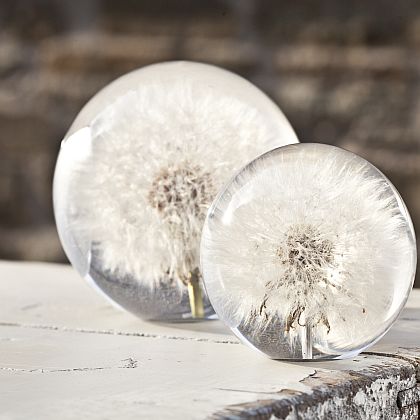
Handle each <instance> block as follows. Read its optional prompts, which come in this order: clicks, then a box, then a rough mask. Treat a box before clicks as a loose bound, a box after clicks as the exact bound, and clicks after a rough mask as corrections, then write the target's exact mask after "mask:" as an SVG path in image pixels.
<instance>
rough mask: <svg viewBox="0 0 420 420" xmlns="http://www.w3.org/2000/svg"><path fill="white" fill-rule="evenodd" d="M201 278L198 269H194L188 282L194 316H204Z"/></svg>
mask: <svg viewBox="0 0 420 420" xmlns="http://www.w3.org/2000/svg"><path fill="white" fill-rule="evenodd" d="M199 280H200V277H199V275H198V273H197V270H194V271H193V272H192V273H191V277H190V279H189V282H188V295H189V298H190V306H191V314H192V317H193V318H204V306H203V294H202V293H201V288H200V281H199Z"/></svg>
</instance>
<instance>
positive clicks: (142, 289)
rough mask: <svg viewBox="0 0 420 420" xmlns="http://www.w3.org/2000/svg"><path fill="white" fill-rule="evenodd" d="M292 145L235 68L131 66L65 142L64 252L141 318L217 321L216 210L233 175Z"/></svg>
mask: <svg viewBox="0 0 420 420" xmlns="http://www.w3.org/2000/svg"><path fill="white" fill-rule="evenodd" d="M295 142H297V139H296V136H295V134H294V132H293V130H292V128H291V127H290V124H289V123H288V122H287V120H286V118H285V117H284V115H283V114H282V112H281V111H280V110H279V109H278V108H277V106H276V105H274V103H273V102H272V101H271V100H270V99H268V97H267V96H266V95H264V94H263V93H262V92H261V91H260V90H258V89H257V88H256V87H254V86H253V85H252V84H251V83H249V82H247V81H246V80H244V79H242V78H241V77H239V76H236V75H234V74H232V73H230V72H227V71H225V70H222V69H218V68H216V67H213V66H209V65H204V64H198V63H188V62H172V63H162V64H157V65H152V66H148V67H145V68H143V69H140V70H137V71H134V72H132V73H129V74H127V75H125V76H123V77H121V78H119V79H118V80H116V81H114V82H113V83H111V84H110V85H108V86H107V87H105V89H103V90H102V91H101V92H99V93H98V94H97V95H96V96H95V97H94V98H93V99H92V100H91V101H90V102H89V103H88V104H87V105H86V106H85V107H84V108H83V110H82V111H81V113H80V114H79V115H78V116H77V118H76V120H75V121H74V123H73V125H72V126H71V128H70V130H69V132H68V134H67V135H66V137H65V139H64V141H63V143H62V147H61V150H60V154H59V158H58V162H57V166H56V172H55V178H54V210H55V216H56V221H57V226H58V230H59V234H60V238H61V241H62V244H63V247H64V249H65V251H66V254H67V256H68V258H69V259H70V261H71V263H72V264H73V265H74V267H75V268H76V269H77V270H78V271H79V272H80V274H81V275H82V276H84V277H85V278H87V279H88V280H89V281H90V282H91V283H92V284H93V285H95V286H97V288H98V289H99V290H101V291H103V292H104V293H105V294H106V295H107V296H108V297H109V298H111V300H112V301H113V302H115V303H117V304H118V305H120V306H122V307H124V308H125V309H127V310H129V311H131V312H133V313H135V314H137V315H139V316H141V317H143V318H146V319H162V320H182V319H190V318H192V317H194V318H205V317H208V316H211V315H212V314H213V313H214V312H213V309H212V308H211V305H210V303H209V301H208V298H207V297H206V296H205V293H204V290H203V287H202V279H201V273H200V270H199V240H200V236H201V229H202V225H203V223H204V219H205V215H206V212H207V209H208V207H209V205H210V203H211V201H212V200H213V198H214V196H215V195H216V193H217V191H218V189H219V188H220V187H221V185H223V183H224V182H226V181H227V180H228V179H229V177H230V176H231V173H232V171H234V170H237V169H239V168H240V167H241V166H242V165H244V164H245V163H246V162H247V161H249V160H250V159H252V158H255V157H256V156H258V155H259V154H260V153H262V152H265V151H267V150H270V149H271V148H273V147H276V146H279V145H284V144H286V143H295Z"/></svg>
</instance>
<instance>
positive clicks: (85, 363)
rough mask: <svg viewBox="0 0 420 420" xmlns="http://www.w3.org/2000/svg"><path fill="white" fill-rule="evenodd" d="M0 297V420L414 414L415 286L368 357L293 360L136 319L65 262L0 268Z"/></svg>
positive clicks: (419, 342) (197, 329)
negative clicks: (269, 356) (104, 297)
mask: <svg viewBox="0 0 420 420" xmlns="http://www.w3.org/2000/svg"><path fill="white" fill-rule="evenodd" d="M0 300H1V305H0V419H1V420H3V419H7V420H9V419H13V420H14V419H27V418H43V419H56V418H60V419H70V418H75V417H77V416H80V417H82V418H85V419H96V418H114V417H119V418H124V419H131V418H133V419H134V418H136V419H138V418H153V417H155V418H179V419H184V418H185V419H190V418H191V419H199V418H205V417H212V418H221V417H228V416H232V415H234V414H235V415H239V416H243V415H244V413H247V414H248V415H252V414H259V415H260V416H261V418H267V419H269V418H270V417H271V416H272V415H273V416H274V417H272V418H289V419H292V418H316V417H317V416H318V417H322V416H328V415H330V416H331V415H337V416H338V415H339V416H340V418H377V416H379V414H381V413H382V414H383V413H385V412H386V413H388V414H389V416H388V417H386V418H401V419H412V418H413V419H414V418H416V416H417V408H416V404H412V401H415V398H416V397H417V391H415V384H416V368H417V360H418V359H419V358H420V293H419V292H418V291H415V292H414V293H413V294H412V296H411V298H410V300H409V303H408V305H407V308H406V310H405V311H404V313H403V314H402V316H401V318H400V320H399V321H398V322H397V323H396V325H395V326H394V327H393V329H392V330H391V331H390V333H388V334H387V335H386V336H385V337H384V339H383V340H381V342H380V343H378V344H377V345H376V346H375V347H374V348H373V349H371V350H370V351H371V352H372V353H375V354H369V355H368V354H362V355H360V356H358V357H356V358H354V359H352V360H346V361H331V362H307V363H301V364H298V363H282V362H278V361H272V360H269V359H266V358H263V357H262V356H259V355H257V354H256V353H253V352H251V351H250V350H249V349H247V348H246V347H245V346H243V345H241V344H239V343H238V342H237V340H236V339H235V338H234V337H233V336H232V335H231V334H230V333H229V331H228V330H227V329H225V328H224V327H223V326H222V325H221V324H220V323H219V322H218V321H213V322H206V323H194V324H173V325H164V324H151V323H145V322H143V321H141V320H139V319H137V318H135V317H133V316H131V315H129V314H127V313H124V312H120V311H117V310H116V309H114V308H113V307H111V306H108V304H107V303H106V302H105V301H103V300H102V298H101V297H99V296H97V295H96V294H95V293H94V292H93V291H92V290H91V289H90V288H89V287H88V286H87V285H86V284H85V283H84V281H83V280H82V279H80V278H79V277H78V276H77V274H76V273H74V272H73V270H72V269H71V268H69V267H66V266H60V265H52V264H51V265H47V264H33V263H6V262H1V263H0ZM381 352H383V353H384V355H380V354H378V353H381ZM385 353H387V354H389V355H390V356H387V355H385ZM418 374H419V372H418ZM419 379H420V375H419ZM388 388H389V389H388ZM410 389H411V390H410ZM407 390H408V391H407ZM384 410H388V411H384Z"/></svg>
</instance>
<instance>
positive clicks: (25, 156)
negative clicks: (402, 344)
mask: <svg viewBox="0 0 420 420" xmlns="http://www.w3.org/2000/svg"><path fill="white" fill-rule="evenodd" d="M419 48H420V3H419V2H418V1H414V0H412V1H404V0H402V1H399V2H395V1H390V0H371V1H369V2H367V1H365V0H363V1H362V0H360V1H346V0H325V1H313V0H312V1H299V2H292V1H274V0H272V1H268V0H255V1H253V0H225V1H221V0H220V1H209V0H200V1H195V0H178V1H163V0H154V1H139V0H137V1H135V0H132V1H129V0H119V1H112V0H90V1H89V0H68V1H66V0H55V1H54V0H32V1H31V0H25V1H23V0H2V1H1V3H0V258H8V259H36V260H46V261H65V256H64V254H63V252H62V250H61V247H60V244H59V241H58V238H57V234H56V231H55V227H54V220H53V213H52V206H51V181H52V174H53V169H54V163H55V159H56V155H57V152H58V149H59V145H60V140H61V139H62V137H63V135H64V134H65V132H66V129H67V128H68V127H69V125H70V123H71V121H72V120H73V118H74V117H75V116H76V114H77V112H78V111H79V109H80V108H81V107H82V105H83V104H84V103H85V102H86V101H87V100H88V99H89V98H90V97H91V96H92V95H93V94H94V93H95V92H96V91H97V90H98V89H100V88H101V87H102V86H104V85H106V84H107V83H108V82H110V81H111V80H112V79H114V78H116V77H118V76H119V75H121V74H123V73H125V72H127V71H130V70H132V69H135V68H137V67H140V66H143V65H146V64H149V63H153V62H157V61H163V60H175V59H189V60H196V61H203V62H209V63H213V64H216V65H220V66H223V67H226V68H228V69H231V70H233V71H235V72H238V73H239V74H241V75H243V76H245V77H246V78H249V79H250V80H251V81H253V82H254V83H256V84H257V85H258V86H260V87H261V88H262V89H263V90H265V91H266V92H267V93H268V94H269V95H270V96H271V97H272V98H273V99H274V100H275V101H276V102H277V103H278V104H279V105H280V107H281V108H282V109H283V111H284V112H285V114H286V115H287V117H288V118H289V120H290V121H291V123H292V125H293V126H294V127H295V129H296V131H297V133H298V135H299V137H300V138H301V139H302V141H320V142H325V143H330V144H335V145H339V146H342V147H344V148H346V149H348V150H351V151H354V152H356V153H358V154H360V155H361V156H363V157H365V158H367V159H368V160H370V161H371V162H373V163H374V164H375V165H376V166H378V167H379V168H380V169H381V170H382V171H383V172H384V173H385V174H386V175H387V176H388V177H389V178H390V179H391V180H392V181H393V183H394V184H395V185H396V187H397V188H398V189H399V191H400V192H401V195H402V196H403V198H404V200H405V202H406V204H407V206H408V208H409V210H410V212H411V214H412V217H413V219H414V223H415V225H416V226H417V230H418V231H419V230H420V229H419V228H420V83H419V81H420V50H419ZM418 285H419V286H420V283H419V284H418Z"/></svg>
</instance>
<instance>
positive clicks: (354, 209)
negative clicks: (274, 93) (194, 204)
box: [201, 144, 416, 358]
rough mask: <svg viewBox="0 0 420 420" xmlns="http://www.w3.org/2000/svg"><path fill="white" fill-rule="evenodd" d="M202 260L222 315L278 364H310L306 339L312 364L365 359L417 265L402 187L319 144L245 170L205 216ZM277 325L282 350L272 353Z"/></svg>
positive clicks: (279, 152) (284, 151)
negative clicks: (356, 355)
mask: <svg viewBox="0 0 420 420" xmlns="http://www.w3.org/2000/svg"><path fill="white" fill-rule="evenodd" d="M201 252H202V267H203V275H204V279H205V284H206V288H207V290H208V293H209V297H210V300H211V302H212V304H213V307H214V308H215V309H216V311H217V312H218V313H219V316H220V317H221V318H222V319H224V320H226V321H227V322H228V324H229V325H230V326H231V327H232V328H233V329H234V330H236V332H237V333H239V334H240V335H242V337H243V336H245V338H246V339H247V340H248V341H250V342H251V343H253V344H254V345H255V346H256V347H259V348H260V349H261V350H262V351H265V352H267V353H269V354H270V355H271V356H272V357H280V358H299V357H309V358H310V357H312V356H313V355H312V354H311V352H312V349H305V348H304V347H305V345H306V344H308V343H306V344H305V343H304V341H305V340H310V341H311V343H312V344H313V345H314V348H315V350H314V351H315V353H314V355H315V357H322V356H326V355H327V356H328V355H330V356H331V355H332V356H334V357H341V355H343V354H346V353H347V354H351V352H352V351H353V352H354V351H355V350H356V351H361V349H363V348H364V347H366V346H367V345H369V344H371V343H372V342H373V341H375V340H376V339H378V338H379V337H380V336H381V335H382V334H383V333H384V332H385V331H386V330H387V329H388V328H389V327H390V325H391V323H392V322H393V321H394V320H395V318H396V316H397V315H398V313H399V311H400V310H401V308H402V306H403V304H404V303H405V300H406V298H407V296H408V293H409V290H410V289H411V287H412V283H413V280H414V272H415V264H416V253H415V240H414V232H413V228H412V225H411V221H410V218H409V215H408V213H407V211H406V208H405V206H404V204H403V202H402V200H401V198H400V197H399V195H398V193H397V192H396V190H395V188H394V187H393V186H392V185H391V184H390V183H389V181H388V180H387V179H386V178H385V177H384V176H383V175H382V174H381V173H380V172H379V171H378V170H377V169H376V168H374V167H373V166H372V165H371V164H369V163H368V162H366V161H365V160H363V159H362V158H360V157H358V156H356V155H353V154H352V153H349V152H346V151H344V150H341V149H338V148H335V147H332V146H326V145H320V144H299V145H291V146H285V147H282V148H279V149H276V150H274V151H272V152H269V153H267V154H265V155H263V156H262V157H260V158H259V159H257V160H255V161H254V162H252V163H251V164H249V165H248V166H247V167H245V168H244V169H243V170H242V171H241V172H240V173H239V174H238V175H237V176H236V177H235V178H234V180H233V181H232V182H231V184H229V185H228V186H227V187H226V189H225V190H224V192H222V193H221V194H220V195H219V197H218V198H217V199H216V201H215V203H214V205H213V206H212V209H211V210H210V211H209V215H208V219H207V221H206V223H205V227H204V231H203V239H202V251H201ZM273 325H275V326H276V328H277V329H278V330H277V332H276V333H277V334H278V336H279V337H280V338H278V339H277V340H280V341H278V348H277V349H272V348H271V349H270V350H267V347H268V346H270V343H268V342H266V343H264V338H261V337H263V335H264V334H267V337H269V338H267V341H269V340H272V339H273V337H272V333H273V331H272V329H273ZM267 331H268V332H267ZM302 334H303V336H302ZM308 334H309V335H308ZM258 335H260V337H256V336H258ZM282 340H283V341H282ZM271 344H272V343H271Z"/></svg>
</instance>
